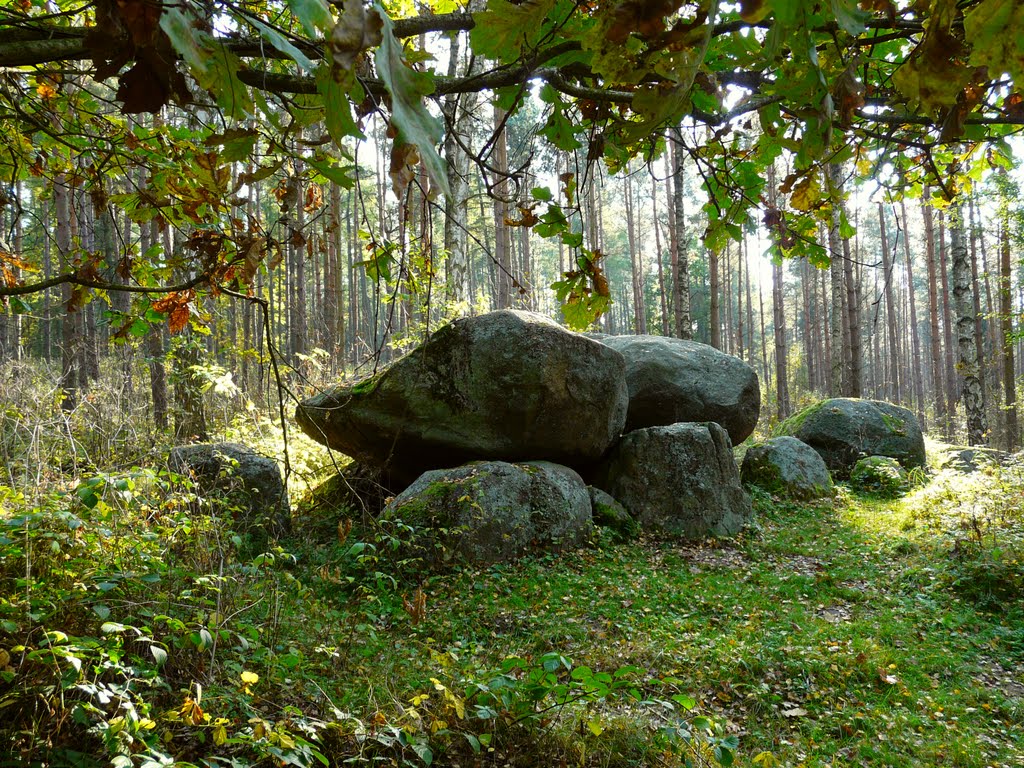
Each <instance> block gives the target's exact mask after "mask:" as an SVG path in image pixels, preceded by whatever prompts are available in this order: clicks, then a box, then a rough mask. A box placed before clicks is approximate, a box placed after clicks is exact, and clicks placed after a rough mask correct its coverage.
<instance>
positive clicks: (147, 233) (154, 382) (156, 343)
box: [140, 221, 169, 432]
mask: <svg viewBox="0 0 1024 768" xmlns="http://www.w3.org/2000/svg"><path fill="white" fill-rule="evenodd" d="M158 236H159V233H158V231H157V223H156V222H155V221H153V222H150V223H148V224H143V225H142V234H141V246H140V247H141V250H142V252H143V253H146V252H147V251H148V250H149V249H150V248H151V247H152V246H153V245H154V244H155V243H156V241H157V238H158ZM164 328H165V326H164V324H163V323H160V324H159V325H153V326H150V328H149V331H148V332H147V334H146V358H147V360H146V365H147V367H148V368H149V395H150V398H151V400H152V402H153V425H154V426H155V427H156V428H157V429H158V430H159V431H161V432H162V431H164V430H166V429H167V427H168V420H167V413H168V410H169V409H168V407H167V368H166V366H165V364H164V358H165V355H166V352H165V347H164Z"/></svg>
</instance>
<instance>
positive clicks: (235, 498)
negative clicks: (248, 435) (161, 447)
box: [167, 443, 292, 553]
mask: <svg viewBox="0 0 1024 768" xmlns="http://www.w3.org/2000/svg"><path fill="white" fill-rule="evenodd" d="M167 463H168V466H169V468H170V469H171V471H172V472H174V473H176V474H179V475H187V476H189V477H190V478H191V480H192V481H193V482H194V483H195V487H196V489H197V490H198V492H199V494H200V495H202V496H206V497H212V498H216V499H217V501H218V507H217V508H219V509H224V510H226V511H230V513H231V515H232V517H233V518H234V522H233V524H232V527H233V528H234V530H235V531H236V532H237V533H238V534H239V535H240V536H241V537H242V539H243V541H244V542H245V546H244V549H245V551H246V552H247V553H253V552H262V551H264V550H265V549H266V547H267V544H268V541H269V539H270V538H271V537H278V536H282V535H284V534H286V533H288V532H289V531H290V530H291V523H292V518H291V505H290V504H289V502H288V491H287V490H286V489H285V485H284V480H283V478H282V477H281V470H280V468H279V467H278V466H277V462H276V461H274V460H273V459H272V458H270V457H269V456H263V455H261V454H259V453H256V452H255V451H254V450H252V449H251V448H249V447H248V446H245V445H241V444H239V443H200V444H196V445H182V446H178V447H177V448H173V449H172V450H171V452H170V455H169V456H168V459H167Z"/></svg>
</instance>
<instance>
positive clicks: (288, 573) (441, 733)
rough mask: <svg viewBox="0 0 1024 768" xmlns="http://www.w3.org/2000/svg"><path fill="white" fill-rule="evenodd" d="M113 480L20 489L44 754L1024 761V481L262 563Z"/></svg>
mask: <svg viewBox="0 0 1024 768" xmlns="http://www.w3.org/2000/svg"><path fill="white" fill-rule="evenodd" d="M89 482H90V481H87V482H84V483H82V484H79V485H78V486H74V485H70V486H68V487H65V488H63V489H61V488H54V489H53V491H52V492H51V493H48V494H39V495H38V496H37V497H35V498H34V499H25V498H20V497H17V496H15V495H14V494H13V493H10V492H8V493H7V495H6V496H5V497H4V499H3V502H2V505H0V506H2V508H3V510H4V513H3V518H2V520H3V523H2V527H0V550H2V551H0V554H2V555H3V557H2V560H0V569H2V574H0V575H2V577H3V579H2V580H0V590H2V591H0V649H2V652H0V662H6V663H0V676H2V677H0V684H2V685H0V707H2V709H3V712H4V713H5V720H4V721H3V723H2V724H0V743H10V744H12V748H11V749H12V754H13V755H15V756H16V757H15V762H16V763H18V764H30V763H32V762H33V761H34V762H35V763H37V764H41V765H62V764H63V765H74V764H81V765H90V764H95V765H100V764H106V763H105V761H106V760H108V759H109V758H110V757H112V756H113V757H116V756H118V755H120V758H118V759H119V760H120V762H119V763H118V764H119V765H123V766H127V765H129V764H134V765H140V766H142V765H146V764H147V763H146V760H152V761H153V762H151V763H149V764H150V765H154V766H155V765H158V764H160V762H159V761H160V755H163V756H165V757H166V760H171V761H172V762H173V761H174V760H177V761H178V764H195V765H202V764H204V763H203V761H204V760H209V759H212V758H214V757H217V758H220V759H223V760H229V759H232V760H234V761H235V764H237V765H274V764H279V762H280V761H281V760H282V759H285V760H289V761H292V763H293V764H299V765H315V764H320V762H321V761H320V760H319V757H318V756H322V757H323V758H324V759H325V760H327V761H328V762H329V763H331V764H336V765H341V764H343V761H344V760H349V759H355V760H356V761H357V762H359V761H362V762H366V763H367V764H369V762H370V761H371V759H372V758H374V757H377V758H381V759H383V760H384V761H385V762H384V764H389V763H392V764H409V765H423V764H425V762H426V760H427V759H428V758H429V759H431V760H432V761H433V763H434V764H435V765H476V764H480V765H485V764H486V765H491V764H498V765H505V764H508V765H524V766H525V765H537V764H551V765H554V764H559V763H560V762H564V763H565V764H566V765H586V766H630V765H649V766H663V765H664V766H668V765H680V764H683V761H684V760H685V759H687V758H688V759H690V760H691V761H693V762H694V764H697V765H701V764H709V763H708V762H707V761H708V760H710V759H712V757H713V750H714V747H716V746H718V747H719V748H720V752H719V758H720V759H721V760H723V761H725V762H728V759H729V756H730V755H731V754H732V753H731V750H730V747H732V746H733V741H732V740H731V737H738V739H739V746H738V749H736V762H737V764H752V763H753V762H754V760H755V759H757V760H758V763H757V764H759V765H789V766H854V765H856V766H904V765H916V766H922V765H923V766H968V767H972V768H973V767H975V766H976V767H977V768H982V767H983V766H996V765H1022V764H1024V677H1022V675H1021V673H1020V671H1019V670H1020V669H1022V668H1024V546H1022V544H1021V542H1022V538H1021V536H1020V534H1021V531H1022V530H1024V523H1022V514H1024V513H1022V512H1021V509H1022V507H1024V504H1021V503H1020V502H1021V500H1022V498H1024V496H1022V493H1024V492H1022V484H1021V478H1020V476H1019V474H1016V473H1007V474H1005V475H1003V476H999V475H996V474H987V475H986V474H979V475H974V476H971V479H969V480H968V479H964V478H963V477H962V476H953V475H949V476H940V477H939V478H937V479H935V480H933V481H932V482H931V483H930V484H928V485H926V486H924V487H922V488H919V489H917V490H915V491H914V492H913V493H911V494H909V495H908V496H906V497H904V498H903V499H899V500H880V499H874V498H868V497H858V496H855V495H853V494H851V493H850V492H848V491H846V490H844V489H842V488H841V490H840V494H839V496H838V498H837V499H835V500H830V501H828V502H824V503H821V504H817V505H814V504H800V505H795V504H786V503H782V502H780V501H778V500H775V499H772V498H771V497H768V496H764V495H760V496H757V497H756V498H755V509H756V513H755V517H754V520H753V524H752V525H751V526H750V528H748V529H747V530H746V531H745V532H744V533H743V534H742V535H741V536H739V537H737V538H735V539H733V540H725V541H712V542H704V543H699V544H694V543H684V542H680V541H675V540H669V539H661V538H658V537H655V536H650V535H647V536H645V537H643V538H642V539H641V540H640V541H638V542H633V543H629V544H613V543H612V542H611V539H610V537H604V538H599V539H598V540H597V541H596V542H595V545H594V546H593V547H591V548H587V549H583V550H580V551H577V552H573V553H569V554H560V555H550V556H544V557H539V558H534V559H529V560H526V561H523V562H520V563H517V564H514V565H503V566H494V567H491V568H486V569H466V570H462V571H459V572H457V573H454V574H449V575H445V576H439V575H425V574H422V573H420V572H418V571H417V570H416V569H415V565H414V564H409V563H401V562H397V561H396V560H395V559H394V558H395V556H394V555H392V554H391V550H390V548H389V542H390V541H391V538H390V535H389V534H390V532H389V531H387V530H383V531H370V530H360V529H359V527H358V526H357V527H356V528H355V529H352V530H348V529H347V528H342V529H341V530H340V531H337V532H336V531H335V528H336V523H335V519H336V517H337V516H338V511H337V510H332V509H327V508H325V507H324V506H322V505H320V506H317V505H310V506H308V507H306V509H310V510H312V511H310V512H303V511H302V510H301V509H300V511H299V513H298V515H297V519H296V523H297V524H296V526H295V529H296V534H295V535H294V537H293V538H291V539H289V540H285V541H282V542H279V544H280V547H279V548H278V549H277V550H276V551H275V552H274V553H271V555H269V556H266V557H261V558H257V559H256V560H255V561H249V562H240V561H238V560H237V555H236V550H235V546H234V544H233V543H232V539H231V533H230V530H229V529H228V528H227V527H226V526H227V522H226V521H225V519H224V518H218V519H217V520H214V521H211V520H210V519H209V518H207V517H205V516H204V515H203V514H202V513H204V512H209V511H210V510H209V509H208V508H207V507H204V506H203V503H204V502H203V501H202V500H199V499H195V498H193V497H190V496H189V492H188V489H186V488H182V487H181V486H180V484H177V483H176V481H174V479H173V478H169V477H167V476H166V475H165V474H161V473H155V472H152V471H149V472H141V471H140V472H139V473H136V476H135V479H134V480H133V481H132V482H131V483H128V484H125V483H123V482H121V481H120V480H119V479H117V478H107V479H106V480H105V481H104V482H102V483H99V484H97V483H95V482H93V483H92V484H91V485H90V484H89ZM420 595H422V599H420ZM58 632H59V633H61V634H56V633H58ZM47 633H49V634H47ZM154 649H156V650H154ZM4 654H6V658H5V657H4ZM243 673H245V676H244V677H243ZM602 673H608V674H609V675H610V677H608V678H603V677H601V674H602ZM616 673H618V676H617V677H616V676H615V674H616ZM253 676H255V680H254V679H253ZM691 699H692V700H693V701H692V702H691ZM561 700H566V701H567V702H568V703H566V704H564V706H560V705H559V702H560V701H561ZM705 718H706V719H705ZM680 736H682V737H687V736H688V737H689V738H690V740H691V743H692V744H693V746H690V747H687V746H686V745H685V741H684V740H683V741H681V740H680V738H679V737H680ZM723 747H724V748H725V749H726V753H727V754H725V755H724V756H723V753H722V752H721V748H723ZM80 752H81V753H85V754H86V755H89V756H91V757H84V756H82V757H79V756H78V754H77V753H80ZM90 759H94V760H93V762H90ZM76 760H79V761H80V762H78V763H76V762H75V761H76ZM702 760H703V761H704V762H701V761H702ZM2 763H3V760H2V759H0V764H2ZM212 764H218V763H212ZM219 764H231V763H230V762H229V763H223V762H221V763H219Z"/></svg>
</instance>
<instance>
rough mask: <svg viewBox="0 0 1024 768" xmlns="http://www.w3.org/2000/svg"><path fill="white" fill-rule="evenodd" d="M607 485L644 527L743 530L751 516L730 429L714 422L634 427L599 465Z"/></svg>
mask: <svg viewBox="0 0 1024 768" xmlns="http://www.w3.org/2000/svg"><path fill="white" fill-rule="evenodd" d="M596 475H597V476H596V477H595V480H594V485H596V486H597V487H598V488H601V489H602V490H604V491H607V492H608V493H609V494H611V495H612V496H613V497H614V498H616V499H618V500H619V501H620V502H621V503H622V505H623V506H624V507H625V508H626V509H627V510H628V511H629V513H630V514H631V515H633V517H635V518H636V519H637V520H638V521H639V522H640V525H641V526H642V527H643V528H648V529H654V530H660V531H664V532H667V533H672V534H678V535H682V536H686V537H690V538H700V537H702V536H707V535H715V536H724V535H729V534H732V533H735V532H736V531H738V530H739V529H740V528H741V527H742V526H743V524H744V522H745V521H746V520H747V518H748V517H749V516H750V512H751V506H750V497H749V496H748V495H747V494H746V492H745V491H744V490H743V488H742V486H741V485H740V476H739V471H738V470H737V468H736V462H735V460H734V459H733V457H732V444H731V443H730V442H729V435H728V434H727V433H726V431H725V430H724V429H723V428H722V427H720V426H719V425H718V424H716V423H715V422H713V421H712V422H704V423H699V424H695V423H680V424H671V425H668V426H661V427H647V428H646V429H638V430H636V431H634V432H630V433H629V434H627V435H626V436H625V437H623V438H622V440H621V441H620V442H619V444H618V445H617V446H616V447H615V448H614V449H613V450H612V452H611V453H610V454H609V456H608V458H607V459H606V460H605V461H604V462H603V463H602V465H601V466H600V467H599V468H598V470H597V473H596Z"/></svg>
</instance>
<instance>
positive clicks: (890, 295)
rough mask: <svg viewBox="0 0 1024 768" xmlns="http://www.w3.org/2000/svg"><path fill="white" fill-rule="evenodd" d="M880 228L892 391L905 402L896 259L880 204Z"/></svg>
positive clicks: (900, 400) (898, 400) (895, 399)
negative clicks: (901, 379)
mask: <svg viewBox="0 0 1024 768" xmlns="http://www.w3.org/2000/svg"><path fill="white" fill-rule="evenodd" d="M878 227H879V231H880V232H881V236H882V271H883V273H884V280H885V284H884V289H885V318H886V321H887V325H888V342H889V343H888V345H887V346H888V349H887V352H886V354H888V356H889V370H890V372H891V377H892V391H893V400H894V402H897V403H901V402H903V382H902V381H900V361H901V360H902V359H903V354H902V351H901V350H900V337H899V334H898V333H897V323H896V299H895V291H893V287H892V283H893V264H894V263H895V261H896V259H895V258H894V254H890V253H889V236H888V233H887V232H886V228H885V208H884V207H883V205H882V204H881V203H879V204H878Z"/></svg>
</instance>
